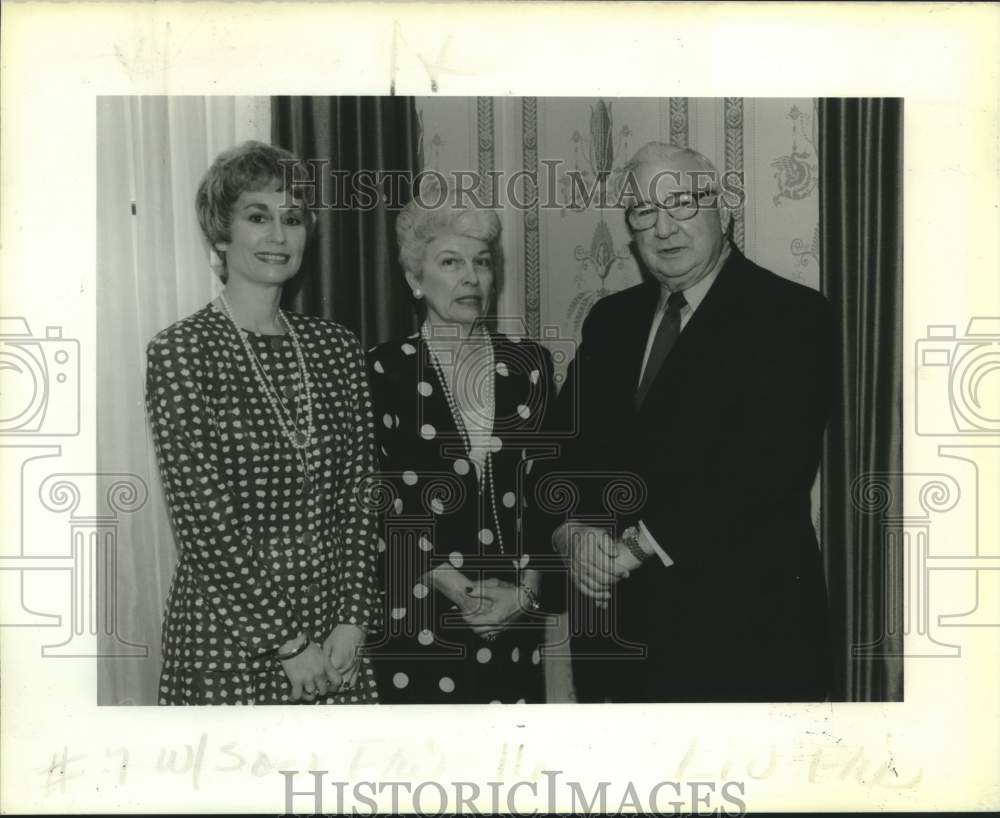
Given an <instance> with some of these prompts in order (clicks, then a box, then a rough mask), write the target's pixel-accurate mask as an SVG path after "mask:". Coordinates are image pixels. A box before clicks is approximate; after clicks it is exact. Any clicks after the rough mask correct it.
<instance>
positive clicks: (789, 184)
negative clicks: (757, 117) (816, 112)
mask: <svg viewBox="0 0 1000 818" xmlns="http://www.w3.org/2000/svg"><path fill="white" fill-rule="evenodd" d="M788 119H789V120H791V123H792V124H791V132H792V148H791V151H790V152H789V153H787V154H785V155H784V156H779V157H778V158H777V159H775V160H774V161H773V162H772V163H771V167H773V168H774V169H775V172H774V181H775V184H776V186H777V188H778V192H777V193H776V194H775V195H774V204H775V205H780V204H781V200H782V199H789V200H792V201H796V200H799V199H804V198H806V197H807V196H810V195H811V194H812V192H813V191H814V190H815V189H816V185H817V184H818V183H819V160H818V159H817V158H816V131H815V125H816V118H815V116H807V115H806V114H804V113H802V111H801V110H799V107H798V106H797V105H793V106H792V107H791V109H790V110H789V112H788Z"/></svg>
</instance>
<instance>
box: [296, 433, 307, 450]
mask: <svg viewBox="0 0 1000 818" xmlns="http://www.w3.org/2000/svg"><path fill="white" fill-rule="evenodd" d="M308 442H309V435H307V434H306V433H305V432H296V433H295V445H296V446H298V447H299V448H300V449H301V448H304V447H305V445H306V444H307V443H308Z"/></svg>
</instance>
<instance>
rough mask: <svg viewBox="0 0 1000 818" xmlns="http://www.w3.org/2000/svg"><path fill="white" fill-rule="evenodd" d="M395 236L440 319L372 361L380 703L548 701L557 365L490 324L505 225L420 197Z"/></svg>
mask: <svg viewBox="0 0 1000 818" xmlns="http://www.w3.org/2000/svg"><path fill="white" fill-rule="evenodd" d="M442 193H443V194H446V195H450V194H451V193H452V192H451V191H442V190H441V189H437V190H434V191H427V190H424V191H423V201H425V202H434V201H437V200H440V199H441V198H442V197H441V195H439V194H442ZM452 201H454V200H452ZM396 232H397V236H398V238H399V244H400V261H401V263H402V266H403V268H404V271H405V275H406V281H407V283H408V284H409V286H410V287H411V289H412V291H413V295H414V298H415V299H416V300H417V303H418V305H425V307H426V320H425V321H424V323H423V326H422V328H421V331H420V332H419V333H417V334H416V335H413V336H411V337H409V338H405V339H402V340H399V341H392V342H390V343H386V344H383V345H381V346H378V347H376V348H375V349H373V350H371V351H370V352H369V355H368V363H369V377H370V380H371V384H372V392H373V395H374V399H375V415H376V417H375V425H376V429H377V433H378V440H379V446H380V449H381V455H382V457H381V465H382V472H383V477H384V480H385V484H384V486H383V489H384V491H383V493H382V498H383V500H384V517H383V519H384V531H383V535H382V540H381V542H380V543H379V548H380V549H381V550H382V552H383V572H382V584H383V587H384V589H385V591H384V593H385V614H384V616H383V620H384V623H385V630H384V632H383V633H382V634H381V635H379V637H377V638H374V637H373V638H372V639H371V640H370V646H369V652H370V654H371V655H372V658H373V661H374V662H375V670H376V676H377V677H378V680H379V691H380V697H381V701H382V703H406V704H410V703H484V704H485V703H491V702H510V703H516V702H541V701H544V677H543V669H542V664H541V652H540V646H541V642H542V638H543V635H544V623H545V615H544V614H543V613H541V611H540V605H539V599H538V597H539V582H540V572H539V571H538V567H539V566H540V565H541V564H542V563H543V562H544V561H545V557H547V556H549V555H551V553H552V552H551V549H550V547H549V538H548V534H547V532H546V530H545V526H543V525H537V526H532V525H530V524H529V521H530V520H531V519H533V515H532V509H531V508H528V507H527V505H526V504H527V497H528V496H529V495H530V492H529V491H527V490H526V489H525V488H524V486H525V484H526V482H527V481H529V480H530V478H529V475H530V473H531V470H532V466H533V458H534V457H536V456H537V455H539V454H542V453H543V452H544V450H545V445H544V443H545V439H544V433H545V429H546V428H547V423H548V420H547V418H548V413H549V409H550V407H551V406H552V404H553V398H554V391H553V380H552V364H551V359H550V356H549V354H548V352H547V351H546V350H544V349H543V348H542V347H541V346H539V345H537V344H534V343H530V342H528V341H523V340H520V339H518V338H509V337H507V336H505V335H501V334H497V333H491V332H489V331H487V329H486V328H485V326H484V323H483V321H482V320H481V319H482V318H483V317H484V316H485V315H486V314H487V313H488V311H489V309H490V303H491V300H492V298H493V292H494V289H493V288H494V281H495V273H494V269H495V266H496V264H497V259H498V253H499V251H498V248H499V240H500V222H499V219H498V218H497V216H496V214H495V213H493V212H491V211H481V210H471V209H462V208H458V207H447V206H446V207H444V208H435V209H431V208H424V207H421V206H420V200H417V199H415V200H414V201H412V202H410V203H409V204H408V205H407V206H406V207H405V208H404V209H403V211H401V213H400V215H399V218H398V221H397V225H396Z"/></svg>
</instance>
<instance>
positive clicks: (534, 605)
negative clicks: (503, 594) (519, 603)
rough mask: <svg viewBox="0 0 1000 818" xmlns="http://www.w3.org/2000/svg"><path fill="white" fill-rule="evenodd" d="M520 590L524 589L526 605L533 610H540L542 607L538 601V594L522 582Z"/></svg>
mask: <svg viewBox="0 0 1000 818" xmlns="http://www.w3.org/2000/svg"><path fill="white" fill-rule="evenodd" d="M521 590H522V591H524V593H525V594H526V595H527V597H528V607H529V608H531V610H533V611H540V610H541V609H542V603H541V602H539V601H538V596H537V595H536V594H535V592H534V591H532V590H531V588H529V587H528V586H527V585H525V584H524V583H522V584H521Z"/></svg>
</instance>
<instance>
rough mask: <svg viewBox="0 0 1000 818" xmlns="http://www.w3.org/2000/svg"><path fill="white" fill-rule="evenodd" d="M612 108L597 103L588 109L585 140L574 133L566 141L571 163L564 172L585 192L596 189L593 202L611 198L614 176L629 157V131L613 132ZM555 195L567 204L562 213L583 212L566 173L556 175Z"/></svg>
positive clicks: (602, 102)
mask: <svg viewBox="0 0 1000 818" xmlns="http://www.w3.org/2000/svg"><path fill="white" fill-rule="evenodd" d="M612 105H613V103H611V102H608V101H606V100H603V99H598V100H597V102H595V103H594V104H593V105H591V106H590V122H589V125H590V127H589V131H588V133H589V136H587V137H585V136H583V134H581V133H580V131H579V130H574V131H573V134H572V136H570V138H569V142H570V144H572V146H573V148H572V150H573V160H572V165H571V167H567V170H572V171H573V172H574V174H575V175H576V176H577V178H578V179H579V180H580V182H581V183H582V184H583V185H584V186H585V187H586V189H587V190H588V191H590V190H592V189H595V188H596V191H597V193H596V198H597V201H605V200H607V199H609V198H613V195H614V191H613V189H612V186H613V184H614V179H615V174H617V173H618V172H619V171H620V170H621V165H623V164H624V161H625V159H627V158H628V156H630V151H629V141H628V140H629V137H630V136H631V135H632V130H631V128H629V126H628V125H622V126H621V127H620V128H618V129H617V131H616V130H615V124H614V119H613V117H612V110H611V108H612ZM581 158H582V159H583V162H582V163H581V161H580V160H581ZM559 194H560V199H561V201H563V202H566V203H567V204H568V206H567V207H566V208H565V209H566V210H569V211H574V212H579V211H583V210H586V209H587V207H586V205H585V204H584V200H583V198H582V197H581V196H580V194H579V193H577V195H576V196H574V189H573V184H572V180H571V178H570V176H569V174H568V173H566V172H562V173H560V178H559ZM578 197H579V198H578Z"/></svg>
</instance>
